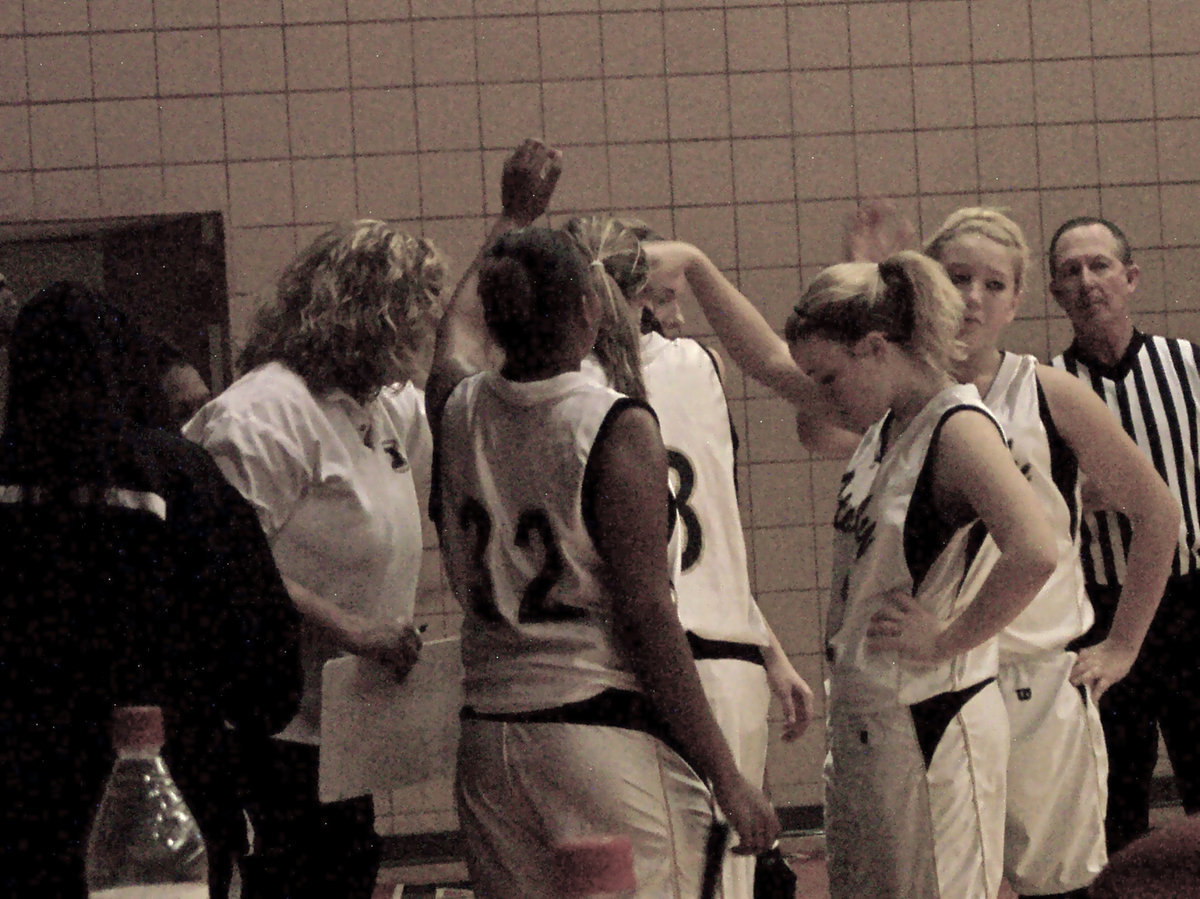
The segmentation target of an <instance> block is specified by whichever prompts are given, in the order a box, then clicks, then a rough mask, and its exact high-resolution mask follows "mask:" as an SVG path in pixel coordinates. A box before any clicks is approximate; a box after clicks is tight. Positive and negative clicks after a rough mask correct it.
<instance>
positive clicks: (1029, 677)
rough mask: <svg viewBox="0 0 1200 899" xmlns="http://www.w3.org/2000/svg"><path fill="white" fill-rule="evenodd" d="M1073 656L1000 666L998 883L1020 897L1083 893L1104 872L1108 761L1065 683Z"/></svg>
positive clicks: (1084, 700)
mask: <svg viewBox="0 0 1200 899" xmlns="http://www.w3.org/2000/svg"><path fill="white" fill-rule="evenodd" d="M1074 664H1075V654H1074V653H1071V652H1062V653H1057V654H1055V655H1052V656H1048V657H1047V656H1040V657H1036V658H1029V659H1021V660H1014V661H1007V662H1005V663H1003V664H1001V666H1000V676H999V678H998V682H999V684H1000V690H1001V693H1002V694H1003V696H1004V705H1005V706H1006V707H1007V708H1008V720H1009V726H1010V728H1011V730H1012V750H1011V753H1010V755H1009V760H1008V811H1007V819H1006V821H1005V826H1004V875H1005V877H1007V878H1008V881H1009V883H1010V884H1012V887H1013V889H1015V890H1016V891H1017V892H1018V893H1021V894H1023V895H1026V894H1027V895H1035V896H1036V895H1042V894H1047V893H1066V892H1070V891H1071V890H1077V889H1080V888H1081V887H1086V886H1087V885H1088V884H1090V883H1091V882H1092V881H1093V880H1094V879H1095V877H1096V875H1097V874H1099V873H1100V869H1101V868H1103V867H1104V864H1105V862H1106V860H1107V855H1106V853H1105V848H1104V811H1105V803H1106V802H1107V798H1108V787H1107V783H1108V757H1107V755H1106V754H1105V750H1104V732H1103V731H1102V730H1101V727H1100V714H1099V712H1098V711H1097V710H1096V704H1095V703H1094V702H1092V700H1091V696H1090V695H1087V696H1085V695H1084V694H1082V693H1081V692H1080V690H1079V689H1078V688H1077V687H1074V686H1072V685H1071V683H1070V681H1069V680H1068V679H1067V678H1068V676H1069V675H1070V673H1071V666H1072V665H1074Z"/></svg>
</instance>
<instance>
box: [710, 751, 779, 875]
mask: <svg viewBox="0 0 1200 899" xmlns="http://www.w3.org/2000/svg"><path fill="white" fill-rule="evenodd" d="M713 793H714V794H715V795H716V797H717V803H718V804H719V805H720V806H721V811H723V812H724V813H725V817H726V818H728V819H729V823H730V824H731V825H732V826H733V829H734V830H735V831H736V832H737V835H738V843H737V845H735V846H734V847H733V849H732V850H730V851H731V852H734V853H736V854H737V855H761V854H762V853H764V852H767V851H768V850H769V849H770V848H771V847H772V846H773V845H775V838H776V837H778V836H779V819H778V818H777V817H776V816H775V809H774V808H773V807H772V805H771V803H770V801H768V799H767V797H766V796H765V795H764V794H763V791H762V790H760V789H757V788H756V787H752V786H751V785H750V783H749V782H748V781H747V780H746V778H744V777H742V776H741V775H740V774H738V773H737V772H736V771H735V772H734V773H733V776H732V777H731V778H730V780H729V781H728V782H727V783H725V784H720V785H714V787H713Z"/></svg>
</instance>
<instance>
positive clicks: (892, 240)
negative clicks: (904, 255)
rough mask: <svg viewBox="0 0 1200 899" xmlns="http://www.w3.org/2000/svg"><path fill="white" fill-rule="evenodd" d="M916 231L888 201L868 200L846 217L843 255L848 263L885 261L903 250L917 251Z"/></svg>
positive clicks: (893, 204) (881, 199) (892, 203)
mask: <svg viewBox="0 0 1200 899" xmlns="http://www.w3.org/2000/svg"><path fill="white" fill-rule="evenodd" d="M916 242H917V230H916V228H914V227H913V226H912V222H910V221H909V220H908V219H906V218H905V217H904V216H902V215H901V214H900V210H899V209H897V208H896V204H895V203H894V202H893V201H891V200H889V199H887V198H885V197H877V198H875V199H871V200H867V201H866V202H864V203H863V204H862V205H861V206H859V207H858V208H856V209H855V210H854V212H852V213H851V214H850V215H849V216H847V218H846V221H845V224H844V226H843V233H842V252H843V253H844V254H845V257H846V261H847V262H876V263H878V262H883V260H885V259H887V258H888V257H889V256H891V255H892V254H893V253H898V252H899V251H900V250H913V249H916Z"/></svg>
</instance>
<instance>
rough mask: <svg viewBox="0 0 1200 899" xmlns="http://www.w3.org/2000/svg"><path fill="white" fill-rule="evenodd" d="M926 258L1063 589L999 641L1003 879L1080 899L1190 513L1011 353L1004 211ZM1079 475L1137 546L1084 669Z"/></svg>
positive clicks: (1114, 427) (982, 216)
mask: <svg viewBox="0 0 1200 899" xmlns="http://www.w3.org/2000/svg"><path fill="white" fill-rule="evenodd" d="M926 252H927V253H928V254H929V255H930V256H932V257H933V258H934V259H937V260H938V261H939V262H941V263H942V265H943V266H944V267H945V269H946V271H947V273H948V274H949V276H950V280H951V282H952V283H953V284H954V285H955V286H956V287H958V290H959V293H960V294H961V295H962V298H963V302H964V304H965V309H966V314H965V319H964V324H963V329H962V331H961V332H960V334H959V339H960V340H961V341H962V342H963V344H964V347H965V349H966V356H965V357H964V358H963V359H962V360H960V361H959V362H958V363H956V364H955V367H954V374H955V376H956V377H957V378H958V379H959V380H960V381H962V382H964V383H973V384H975V386H976V387H977V388H978V389H979V393H980V396H982V397H983V401H984V402H985V403H986V404H987V407H988V408H989V409H990V410H991V411H992V413H993V414H994V415H995V416H996V417H997V419H998V420H999V421H1000V423H1001V425H1002V426H1003V427H1004V430H1005V433H1006V434H1007V435H1008V439H1009V441H1010V444H1011V447H1012V453H1013V456H1014V458H1015V459H1016V460H1017V464H1018V465H1019V466H1021V469H1022V471H1024V472H1025V473H1026V477H1027V478H1028V480H1029V482H1030V484H1031V485H1032V486H1033V488H1034V491H1035V492H1036V493H1037V494H1038V497H1039V499H1040V500H1041V502H1042V507H1043V510H1044V513H1045V515H1046V518H1047V520H1048V521H1050V523H1051V524H1052V525H1053V526H1054V529H1055V533H1056V537H1057V540H1056V546H1057V550H1058V565H1057V568H1056V569H1055V572H1054V574H1053V576H1051V578H1050V580H1049V581H1048V582H1047V583H1046V586H1045V587H1044V588H1043V589H1042V590H1041V592H1039V593H1038V595H1037V597H1036V598H1035V599H1034V601H1033V602H1032V603H1031V604H1030V605H1029V606H1028V607H1027V608H1026V609H1025V610H1024V611H1023V612H1021V614H1020V615H1018V616H1017V618H1016V619H1015V620H1014V621H1013V622H1012V623H1011V624H1009V625H1008V627H1006V628H1005V629H1004V630H1003V631H1002V632H1001V634H1000V676H999V684H1000V688H1001V693H1002V694H1003V696H1004V703H1005V706H1006V707H1007V710H1008V718H1009V727H1010V729H1011V732H1012V747H1011V753H1010V755H1009V762H1008V794H1007V803H1006V804H1007V818H1006V825H1005V841H1004V857H1005V864H1004V873H1005V877H1006V878H1007V879H1008V881H1009V883H1010V884H1011V885H1012V886H1013V887H1014V889H1016V890H1017V891H1018V893H1020V894H1021V895H1023V896H1024V895H1028V896H1083V895H1085V894H1086V889H1087V886H1088V884H1089V883H1091V881H1092V879H1093V878H1095V877H1096V875H1097V874H1098V873H1099V872H1100V869H1101V868H1102V867H1103V866H1104V862H1105V852H1104V812H1105V796H1106V789H1105V779H1106V771H1107V761H1106V758H1105V751H1104V736H1103V733H1102V732H1101V728H1100V720H1099V716H1098V713H1097V711H1096V705H1095V702H1096V700H1098V699H1099V697H1100V696H1101V695H1102V694H1103V692H1104V691H1105V690H1107V689H1108V687H1109V686H1111V685H1112V684H1113V683H1115V682H1116V681H1119V680H1120V679H1121V678H1123V677H1124V676H1125V674H1126V673H1128V671H1129V668H1130V666H1131V665H1132V664H1133V661H1134V659H1135V658H1136V657H1137V653H1138V649H1139V648H1140V646H1141V644H1142V639H1143V638H1144V637H1145V634H1146V630H1147V628H1148V627H1149V624H1150V620H1151V618H1153V616H1154V610H1155V608H1156V607H1157V605H1158V599H1159V597H1160V596H1161V595H1162V591H1163V587H1164V584H1165V582H1166V578H1167V574H1168V573H1169V572H1170V566H1171V556H1172V553H1173V551H1174V546H1175V540H1176V535H1177V534H1178V530H1179V517H1180V514H1179V509H1178V506H1177V505H1176V504H1175V503H1174V502H1173V501H1172V499H1171V495H1170V492H1169V490H1168V489H1167V486H1166V484H1164V483H1163V481H1162V479H1161V478H1159V477H1158V475H1157V474H1156V472H1155V470H1154V467H1153V466H1152V464H1151V463H1150V460H1149V459H1148V458H1147V457H1146V456H1144V455H1143V454H1142V453H1141V452H1139V451H1138V449H1137V447H1136V446H1135V445H1134V443H1133V441H1132V440H1130V439H1129V437H1128V435H1126V433H1125V432H1124V430H1123V429H1122V428H1121V426H1120V424H1119V422H1118V420H1117V418H1116V416H1114V415H1113V414H1112V413H1111V412H1110V411H1109V410H1108V408H1107V407H1105V405H1104V404H1103V402H1102V401H1101V400H1100V399H1099V398H1098V397H1097V396H1096V394H1094V393H1093V392H1092V391H1091V390H1090V389H1088V388H1087V386H1086V385H1084V384H1083V383H1082V382H1081V381H1080V380H1079V379H1078V378H1075V377H1074V376H1072V375H1069V374H1067V373H1066V372H1063V371H1059V370H1057V369H1054V368H1051V367H1049V366H1047V365H1041V364H1039V363H1038V361H1037V359H1035V358H1034V357H1033V356H1022V355H1018V354H1015V353H1007V352H1005V351H1003V350H1001V349H1000V339H1001V336H1002V334H1003V332H1004V329H1005V328H1006V327H1007V325H1008V324H1009V323H1010V322H1012V320H1013V317H1014V315H1015V313H1016V309H1017V306H1018V304H1019V303H1020V300H1021V295H1022V285H1023V282H1024V276H1025V269H1026V266H1027V263H1028V257H1029V248H1028V246H1027V245H1026V243H1025V238H1024V235H1023V234H1022V232H1021V229H1020V227H1019V226H1018V225H1017V224H1016V223H1015V222H1014V221H1012V219H1010V218H1008V217H1007V216H1005V215H1003V214H1002V213H1001V212H999V211H998V210H995V209H988V208H964V209H959V210H958V211H956V212H954V213H952V214H951V215H950V217H949V218H947V219H946V221H945V222H944V223H943V224H942V226H941V228H939V229H938V231H937V232H936V233H935V234H934V235H933V236H932V237H931V238H930V239H929V241H928V242H927V244H926ZM1080 469H1082V471H1083V473H1085V474H1086V476H1087V481H1088V491H1089V500H1091V499H1093V498H1094V499H1095V500H1096V501H1097V502H1099V503H1102V504H1103V505H1104V506H1105V507H1106V508H1116V509H1120V510H1121V511H1122V512H1123V513H1124V514H1125V516H1126V517H1127V519H1128V521H1129V524H1130V528H1131V532H1132V538H1131V542H1130V550H1129V555H1128V569H1127V571H1126V574H1125V586H1124V589H1123V591H1122V595H1121V601H1120V603H1119V605H1118V607H1117V612H1116V617H1115V619H1114V622H1113V626H1112V628H1111V630H1110V631H1109V634H1108V637H1107V639H1106V640H1105V641H1104V642H1103V643H1101V644H1099V645H1098V646H1095V647H1091V648H1088V649H1085V650H1083V651H1082V652H1081V653H1080V654H1079V656H1078V661H1076V658H1077V657H1076V654H1075V653H1074V652H1069V651H1068V650H1067V647H1068V645H1069V644H1072V643H1073V642H1074V641H1076V640H1078V639H1079V638H1080V637H1082V636H1083V635H1084V634H1085V633H1086V632H1087V630H1088V628H1089V627H1090V626H1091V624H1092V620H1093V614H1092V607H1091V605H1090V603H1089V602H1088V600H1087V596H1086V594H1085V592H1084V585H1083V572H1082V569H1081V565H1080V556H1079V516H1080V477H1079V473H1080ZM1077 684H1082V685H1086V686H1087V688H1088V689H1087V690H1082V689H1077V687H1076V685H1077Z"/></svg>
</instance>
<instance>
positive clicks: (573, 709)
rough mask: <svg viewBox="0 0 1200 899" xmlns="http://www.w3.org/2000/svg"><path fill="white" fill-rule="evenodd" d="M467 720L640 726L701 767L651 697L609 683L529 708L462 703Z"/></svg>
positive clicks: (642, 729)
mask: <svg viewBox="0 0 1200 899" xmlns="http://www.w3.org/2000/svg"><path fill="white" fill-rule="evenodd" d="M459 718H460V719H462V720H464V721H500V722H504V723H506V724H582V725H586V726H591V727H619V728H622V729H623V730H636V731H640V732H641V733H644V734H649V735H650V736H652V737H654V738H656V739H658V740H660V741H662V742H663V743H665V744H666V745H667V746H669V747H671V749H673V750H675V752H676V753H678V754H679V756H680V757H681V758H682V759H683V760H684V761H685V762H687V763H688V764H689V765H691V766H692V768H693V769H694V770H696V771H699V770H700V769H699V768H697V767H696V766H695V765H694V764H692V761H691V760H690V759H689V758H688V756H687V753H685V752H684V750H683V744H681V743H680V742H679V741H678V740H676V739H675V737H674V735H672V733H671V729H670V727H669V726H668V725H667V722H666V719H664V718H663V717H662V715H660V714H659V713H658V710H657V709H656V708H655V707H654V703H652V702H651V701H650V700H649V699H648V698H647V697H645V696H643V695H642V694H641V693H637V692H635V691H633V690H619V689H617V688H616V687H609V688H608V689H606V690H601V691H600V692H599V693H597V694H596V695H595V696H589V697H588V698H587V699H581V700H579V701H578V702H568V703H566V704H564V705H558V706H553V707H552V708H548V709H533V710H531V711H528V712H480V711H476V710H475V709H474V708H472V707H471V706H469V705H465V706H463V707H462V709H461V711H460V712H459Z"/></svg>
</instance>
